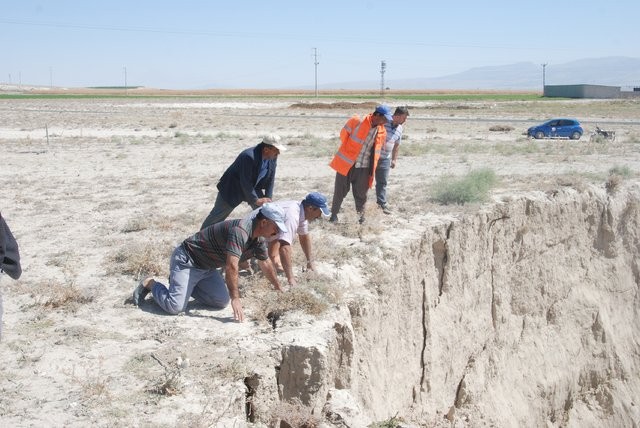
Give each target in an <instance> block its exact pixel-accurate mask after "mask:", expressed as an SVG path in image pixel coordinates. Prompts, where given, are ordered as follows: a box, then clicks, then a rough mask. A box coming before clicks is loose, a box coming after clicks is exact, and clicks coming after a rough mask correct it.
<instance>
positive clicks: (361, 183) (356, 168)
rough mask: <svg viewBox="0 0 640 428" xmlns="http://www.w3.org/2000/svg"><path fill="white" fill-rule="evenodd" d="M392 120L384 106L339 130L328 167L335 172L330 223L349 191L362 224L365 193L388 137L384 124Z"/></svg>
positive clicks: (354, 119) (388, 110) (352, 120)
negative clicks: (336, 146) (335, 147)
mask: <svg viewBox="0 0 640 428" xmlns="http://www.w3.org/2000/svg"><path fill="white" fill-rule="evenodd" d="M391 119H392V118H391V110H390V109H389V107H388V106H386V105H384V104H383V105H379V106H378V107H376V109H375V111H374V112H373V113H370V114H368V115H366V116H365V117H364V118H363V119H362V120H360V117H359V116H358V115H354V116H352V117H351V118H350V119H349V120H348V121H347V123H346V124H345V125H344V127H343V128H342V130H340V141H341V142H342V144H341V145H340V148H339V149H338V152H337V153H336V154H335V156H334V157H333V160H332V161H331V163H330V164H329V165H330V166H331V168H333V169H335V170H336V181H335V185H334V190H333V202H332V205H331V219H330V221H332V222H337V221H338V212H339V211H340V207H341V206H342V201H343V200H344V197H345V196H347V194H348V193H349V188H351V191H352V192H353V199H354V200H355V202H356V211H357V212H358V215H359V222H360V223H364V206H365V203H366V202H367V191H368V190H369V189H370V188H371V186H372V184H373V177H374V173H375V170H376V166H377V164H378V158H379V157H380V149H381V148H382V145H383V144H384V142H385V140H386V136H387V131H386V130H385V128H384V124H385V123H387V122H389V121H391Z"/></svg>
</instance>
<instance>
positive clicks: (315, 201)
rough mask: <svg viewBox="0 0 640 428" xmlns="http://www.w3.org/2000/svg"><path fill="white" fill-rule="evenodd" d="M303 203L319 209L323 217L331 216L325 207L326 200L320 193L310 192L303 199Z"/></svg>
mask: <svg viewBox="0 0 640 428" xmlns="http://www.w3.org/2000/svg"><path fill="white" fill-rule="evenodd" d="M303 202H305V203H307V204H309V205H313V206H314V207H318V208H320V210H321V211H322V214H324V215H331V211H330V210H329V207H328V206H327V198H325V196H324V195H323V194H322V193H318V192H311V193H309V194H308V195H307V197H306V198H304V201H303Z"/></svg>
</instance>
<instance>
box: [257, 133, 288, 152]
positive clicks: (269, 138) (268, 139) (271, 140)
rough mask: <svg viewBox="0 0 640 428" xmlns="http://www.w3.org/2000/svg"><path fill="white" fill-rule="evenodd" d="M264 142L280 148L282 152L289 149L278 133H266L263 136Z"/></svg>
mask: <svg viewBox="0 0 640 428" xmlns="http://www.w3.org/2000/svg"><path fill="white" fill-rule="evenodd" d="M262 142H263V143H264V144H268V145H270V146H273V147H275V148H276V149H278V150H280V151H281V152H284V151H286V150H287V146H285V145H284V144H283V143H282V142H281V141H280V137H279V136H278V135H273V134H271V135H266V136H265V137H263V138H262Z"/></svg>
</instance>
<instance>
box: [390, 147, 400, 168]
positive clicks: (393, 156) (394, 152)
mask: <svg viewBox="0 0 640 428" xmlns="http://www.w3.org/2000/svg"><path fill="white" fill-rule="evenodd" d="M399 151H400V144H399V143H395V144H394V146H393V150H392V151H391V168H395V167H396V159H397V158H398V152H399Z"/></svg>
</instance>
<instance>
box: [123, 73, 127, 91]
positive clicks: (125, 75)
mask: <svg viewBox="0 0 640 428" xmlns="http://www.w3.org/2000/svg"><path fill="white" fill-rule="evenodd" d="M122 68H123V69H124V92H125V94H126V93H127V67H122Z"/></svg>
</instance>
